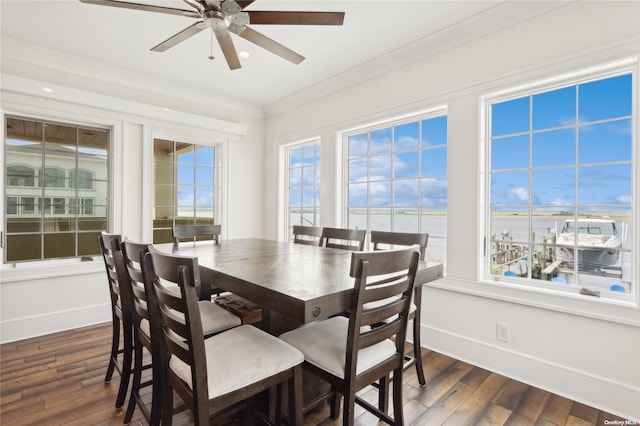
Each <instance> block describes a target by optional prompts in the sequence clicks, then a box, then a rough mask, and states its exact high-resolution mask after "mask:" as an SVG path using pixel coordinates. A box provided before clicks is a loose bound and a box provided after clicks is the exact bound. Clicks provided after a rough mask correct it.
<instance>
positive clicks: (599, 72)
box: [466, 58, 640, 317]
mask: <svg viewBox="0 0 640 426" xmlns="http://www.w3.org/2000/svg"><path fill="white" fill-rule="evenodd" d="M624 74H631V81H632V96H631V97H632V115H631V132H632V135H631V137H632V153H631V167H632V171H631V186H632V187H631V193H632V198H633V204H632V207H631V219H630V222H631V224H632V225H631V226H632V230H633V234H632V236H631V238H633V241H632V245H631V254H630V256H631V257H633V255H636V257H637V254H638V253H639V252H640V251H639V250H640V241H638V236H639V235H640V232H638V226H639V225H640V198H639V195H640V194H639V193H640V185H639V184H638V181H639V178H640V149H639V147H638V133H637V126H638V101H637V96H638V78H639V75H640V73H639V69H638V58H628V59H624V60H620V61H616V62H612V63H606V64H602V65H598V66H592V67H588V68H584V69H580V70H576V71H572V72H568V73H567V72H565V73H558V75H556V76H554V77H551V78H547V79H543V80H534V81H530V82H526V83H523V84H521V85H516V86H513V87H510V88H507V89H503V90H497V91H494V92H493V93H490V94H486V95H483V96H481V97H480V105H479V109H480V117H481V120H480V155H479V179H478V182H479V201H480V203H479V211H478V221H479V222H478V225H479V226H478V238H477V240H478V269H477V280H478V284H480V285H479V286H478V287H484V288H485V290H488V294H490V295H491V296H492V297H496V298H498V299H503V298H507V299H509V300H512V298H514V297H515V298H516V299H520V296H516V295H522V297H523V299H522V301H523V303H525V304H531V305H537V304H538V303H540V302H538V301H537V300H540V301H543V300H544V302H543V303H542V305H543V306H545V307H552V308H555V309H559V310H562V311H572V310H573V309H575V310H576V312H577V313H584V312H582V308H577V306H579V305H583V303H582V301H584V302H585V303H586V304H588V305H591V304H593V303H596V304H598V305H599V308H598V309H602V311H603V312H604V311H606V310H607V308H606V306H605V305H607V304H611V305H614V306H616V307H624V308H627V307H630V308H637V307H640V289H639V288H638V287H639V283H638V278H639V275H640V271H639V270H640V265H638V264H637V262H635V264H632V265H631V268H632V271H631V273H630V275H631V276H630V280H631V282H632V289H631V294H620V293H616V292H603V293H601V294H600V296H599V297H592V296H588V295H581V294H579V291H580V287H578V286H575V287H570V288H566V287H557V286H556V287H557V288H552V287H550V286H549V285H545V284H544V282H542V283H540V282H536V281H539V280H533V279H526V280H522V279H520V280H514V279H509V277H503V276H497V275H495V274H492V273H491V263H492V262H491V247H490V244H491V242H490V237H489V235H490V232H491V214H490V213H491V205H490V194H491V165H490V162H491V157H490V140H491V134H490V129H491V126H490V123H491V113H490V112H491V105H492V104H493V103H498V102H502V101H506V100H510V99H518V98H521V97H524V96H532V95H535V94H538V93H543V92H546V91H553V90H557V89H561V88H564V87H572V86H575V85H578V84H584V83H588V82H590V81H596V80H601V79H606V78H609V77H616V76H620V75H624ZM576 119H577V117H576ZM576 126H578V123H576ZM532 244H533V243H532ZM466 287H467V288H468V286H466ZM468 289H469V288H468ZM469 290H470V289H469ZM476 291H478V289H477V288H476V289H473V290H471V291H470V292H472V293H473V292H476ZM585 297H586V298H587V299H586V300H585ZM525 299H526V301H525ZM532 299H533V300H534V301H533V302H532V301H531V300H532ZM592 312H593V311H592ZM588 316H591V315H590V314H588ZM605 316H606V315H605ZM615 316H616V317H617V315H615ZM622 316H623V317H624V315H622Z"/></svg>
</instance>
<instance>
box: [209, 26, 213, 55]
mask: <svg viewBox="0 0 640 426" xmlns="http://www.w3.org/2000/svg"><path fill="white" fill-rule="evenodd" d="M209 59H211V60H212V61H213V59H214V57H213V28H211V54H210V55H209Z"/></svg>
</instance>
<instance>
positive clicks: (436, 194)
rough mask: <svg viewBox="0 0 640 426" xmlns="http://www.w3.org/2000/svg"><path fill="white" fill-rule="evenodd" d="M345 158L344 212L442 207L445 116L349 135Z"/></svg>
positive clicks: (445, 154)
mask: <svg viewBox="0 0 640 426" xmlns="http://www.w3.org/2000/svg"><path fill="white" fill-rule="evenodd" d="M348 155H349V166H348V169H349V172H348V180H349V207H365V206H367V203H368V204H369V205H370V206H371V207H380V208H383V207H391V206H395V207H406V208H415V207H418V206H419V205H421V206H422V207H427V208H431V207H435V206H437V207H439V208H440V209H441V208H444V207H446V204H447V179H446V174H447V117H446V116H440V117H435V118H430V119H425V120H421V121H414V122H410V123H406V124H402V125H398V126H393V127H386V128H382V129H378V130H373V131H371V132H370V133H362V134H357V135H352V136H349V138H348ZM367 194H368V196H369V198H368V199H367Z"/></svg>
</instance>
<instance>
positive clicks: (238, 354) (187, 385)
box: [143, 247, 304, 425]
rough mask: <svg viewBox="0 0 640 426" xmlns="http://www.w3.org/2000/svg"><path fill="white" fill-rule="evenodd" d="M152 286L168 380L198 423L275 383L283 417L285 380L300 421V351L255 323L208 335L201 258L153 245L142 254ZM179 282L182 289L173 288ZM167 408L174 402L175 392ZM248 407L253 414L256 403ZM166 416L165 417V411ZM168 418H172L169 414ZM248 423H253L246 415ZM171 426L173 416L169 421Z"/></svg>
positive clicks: (292, 411) (294, 422)
mask: <svg viewBox="0 0 640 426" xmlns="http://www.w3.org/2000/svg"><path fill="white" fill-rule="evenodd" d="M143 264H144V268H145V273H146V278H147V280H148V285H152V286H153V288H154V290H155V292H156V295H157V298H158V304H159V307H160V313H161V316H162V319H163V323H164V325H163V329H162V330H163V335H164V339H165V343H166V346H167V350H168V354H169V364H168V368H167V369H166V378H167V380H168V383H169V385H170V386H171V388H172V389H173V390H174V391H175V393H177V394H178V395H179V396H180V398H181V399H182V400H183V401H184V402H185V403H186V405H187V406H188V407H189V408H190V409H191V410H192V412H193V416H194V422H195V424H196V425H208V424H209V420H210V419H218V418H221V417H223V416H225V415H226V414H227V411H228V410H229V409H234V410H236V409H237V408H238V404H242V403H245V402H246V401H247V400H248V399H250V398H252V397H253V396H254V395H256V394H258V393H260V392H262V391H265V390H267V389H271V388H272V387H274V386H275V387H276V395H277V397H276V406H275V407H274V408H275V415H276V419H278V420H279V419H280V417H281V414H282V410H281V401H280V399H281V398H280V397H281V395H282V384H283V383H287V384H288V389H289V417H290V423H291V424H292V425H302V388H301V385H302V367H301V366H302V362H303V360H304V357H303V355H302V353H301V352H300V351H298V350H297V349H295V348H293V347H291V346H290V345H288V344H286V343H284V342H283V341H282V340H280V339H278V338H277V337H275V336H271V335H269V334H267V333H266V332H264V331H262V330H260V329H258V328H257V327H254V326H251V325H241V326H239V327H235V328H232V329H230V330H227V331H224V332H222V333H219V334H216V335H214V336H212V337H209V338H207V339H205V338H204V335H203V331H202V323H201V321H200V314H201V312H200V309H199V303H198V297H197V294H196V287H195V284H196V283H197V282H198V280H199V279H200V277H199V269H198V259H197V258H194V257H187V256H178V255H174V254H168V253H163V252H160V251H158V250H157V249H156V248H154V247H150V248H149V253H147V254H145V257H144V263H143ZM175 285H177V286H178V288H179V289H180V292H179V293H176V292H174V291H171V289H170V288H171V286H175ZM165 398H166V399H165V401H164V403H163V406H164V407H169V406H171V407H172V406H173V392H168V395H165ZM242 405H245V413H246V414H247V415H249V416H250V417H251V416H252V414H251V413H250V412H249V409H248V408H246V407H247V406H248V407H251V406H252V404H250V403H249V404H242ZM163 417H164V415H163ZM167 417H168V416H167ZM245 423H246V424H253V421H252V419H247V420H246V421H245ZM167 424H171V418H168V419H167Z"/></svg>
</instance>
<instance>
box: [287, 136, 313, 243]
mask: <svg viewBox="0 0 640 426" xmlns="http://www.w3.org/2000/svg"><path fill="white" fill-rule="evenodd" d="M316 143H317V144H320V150H322V141H321V138H320V136H313V137H310V138H306V139H301V140H296V141H294V142H288V143H284V144H281V145H280V147H279V148H278V188H280V190H279V191H278V197H279V199H278V239H279V240H280V241H289V237H290V235H289V150H291V149H293V148H296V147H298V146H304V145H310V144H316ZM320 158H321V159H322V153H321V154H320ZM320 173H322V165H321V166H320ZM321 180H322V179H321ZM320 204H322V199H320ZM319 213H320V212H318V214H319Z"/></svg>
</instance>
